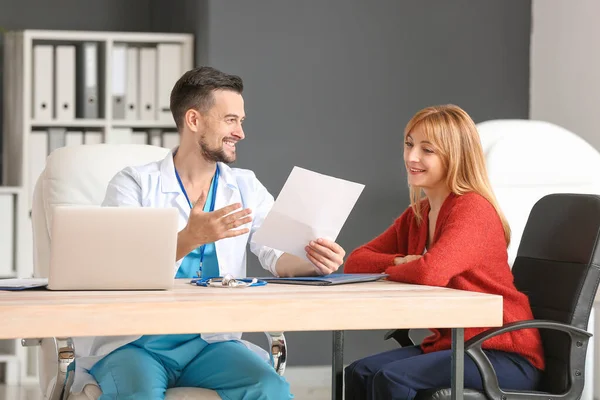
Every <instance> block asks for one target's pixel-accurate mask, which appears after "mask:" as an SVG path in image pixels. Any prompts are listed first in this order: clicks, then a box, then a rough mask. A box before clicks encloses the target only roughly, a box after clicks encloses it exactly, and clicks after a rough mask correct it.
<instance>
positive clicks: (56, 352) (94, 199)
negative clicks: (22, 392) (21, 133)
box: [22, 144, 287, 400]
mask: <svg viewBox="0 0 600 400" xmlns="http://www.w3.org/2000/svg"><path fill="white" fill-rule="evenodd" d="M168 151H169V150H168V149H165V148H161V147H157V146H149V145H112V144H100V145H82V146H73V147H63V148H60V149H57V150H55V151H54V152H52V154H50V156H48V158H47V160H46V167H45V169H44V171H43V172H42V174H41V175H40V177H39V178H38V180H37V182H36V186H35V190H34V196H33V197H34V198H33V205H32V215H31V217H32V223H33V244H34V276H35V277H36V278H41V277H45V278H47V277H48V269H49V262H50V240H51V232H50V227H51V226H52V224H51V221H52V207H53V206H55V205H74V206H77V205H100V204H101V203H102V200H103V199H104V193H105V191H106V187H107V185H108V182H109V180H110V179H111V178H112V177H113V176H114V175H115V174H116V173H117V172H118V171H119V170H121V169H122V168H124V167H126V166H130V165H141V164H146V163H149V162H152V161H157V160H161V159H163V158H164V157H165V156H166V155H167V153H168ZM265 333H266V335H267V339H268V341H269V349H270V354H267V353H266V352H264V350H261V352H262V354H260V355H261V356H263V357H264V358H265V359H269V361H270V362H271V365H273V367H274V368H275V370H276V371H277V372H278V373H279V374H280V375H283V373H284V370H285V364H286V355H287V349H286V342H285V337H284V335H283V333H280V332H273V333H272V332H265ZM22 344H23V345H24V346H39V351H38V371H39V383H40V387H41V389H42V393H43V395H44V400H59V399H60V400H67V399H68V400H96V399H97V398H98V397H99V396H100V395H101V393H102V392H101V390H100V388H99V386H98V385H97V384H95V382H94V384H87V385H86V386H85V387H84V390H83V392H81V393H80V394H72V393H70V387H71V384H72V379H69V380H68V381H66V380H65V378H66V377H67V368H68V367H69V365H70V364H71V363H72V362H74V361H75V358H76V356H77V348H76V346H75V344H77V339H72V338H33V339H23V340H22ZM257 349H258V347H257ZM257 351H258V350H257ZM72 375H73V374H70V375H69V377H70V378H72ZM190 398H193V399H219V398H220V397H219V396H218V395H217V393H216V392H215V391H212V390H206V389H199V388H175V389H169V390H167V395H166V399H167V400H184V399H190Z"/></svg>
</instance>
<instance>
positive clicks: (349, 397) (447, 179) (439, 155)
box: [344, 105, 544, 400]
mask: <svg viewBox="0 0 600 400" xmlns="http://www.w3.org/2000/svg"><path fill="white" fill-rule="evenodd" d="M404 140H405V142H404V163H405V167H406V171H407V175H408V185H409V187H410V197H411V204H410V207H408V208H407V209H406V211H404V213H403V214H402V215H401V216H400V217H399V218H398V219H396V221H395V222H394V223H393V225H392V226H390V227H389V228H388V229H387V230H386V231H385V232H383V233H382V234H380V235H379V236H378V237H376V238H375V239H373V240H372V241H370V242H369V243H366V244H365V245H363V246H361V247H359V248H357V249H356V250H354V251H353V252H352V253H351V254H350V255H349V256H348V259H347V261H346V264H345V267H344V272H346V273H361V272H364V273H367V272H368V273H383V272H385V273H387V274H389V279H390V280H394V281H398V282H407V283H413V284H422V285H430V286H442V287H449V288H454V289H461V290H469V291H477V292H485V293H492V294H497V295H501V296H503V299H504V301H503V307H504V310H503V311H504V323H510V322H515V321H521V320H527V319H532V318H533V316H532V312H531V308H530V305H529V300H528V298H527V296H525V295H524V294H523V293H521V292H519V291H518V290H517V289H516V287H515V286H514V284H513V275H512V273H511V270H510V267H509V265H508V261H507V260H508V254H507V247H508V244H509V241H510V228H509V226H508V223H507V221H506V218H505V217H504V215H503V214H502V211H501V210H500V208H499V207H498V203H497V201H496V199H495V196H494V193H493V191H492V189H491V186H490V183H489V180H488V176H487V171H486V168H485V161H484V156H483V151H482V148H481V143H480V141H479V135H478V132H477V129H476V127H475V123H474V122H473V121H472V119H471V118H470V117H469V115H468V114H467V113H466V112H465V111H463V110H462V109H461V108H459V107H457V106H454V105H445V106H437V107H428V108H425V109H423V110H421V111H419V112H418V113H417V114H416V115H415V116H414V117H413V118H412V119H411V120H410V121H409V123H408V124H407V126H406V129H405V132H404ZM423 195H424V197H423ZM483 330H485V328H483V327H482V328H477V329H475V328H471V329H465V340H468V339H470V338H471V337H473V336H475V335H476V334H478V333H480V332H482V331H483ZM432 331H433V335H431V336H429V337H428V338H426V339H425V340H424V341H423V343H422V344H421V345H420V346H413V347H403V348H399V349H396V350H391V351H388V352H384V353H381V354H376V355H373V356H370V357H366V358H364V359H361V360H358V361H355V362H354V363H353V364H351V365H350V366H348V367H347V368H346V370H345V381H346V400H357V399H412V398H414V397H415V395H416V392H417V391H418V390H422V389H431V388H436V387H450V365H451V364H450V357H451V352H450V345H451V331H450V329H432ZM483 348H484V350H485V351H486V354H487V356H488V358H489V359H490V361H491V362H492V364H493V366H494V368H495V370H496V372H497V374H498V379H499V384H500V387H501V388H503V389H513V390H517V389H518V390H533V389H535V387H536V385H537V382H538V380H539V378H540V376H541V370H543V369H544V357H543V350H542V343H541V339H540V336H539V332H538V331H537V330H536V329H527V330H519V331H514V332H509V333H505V334H502V335H499V336H497V337H495V338H492V339H490V340H488V341H486V342H484V345H483ZM464 382H465V387H470V388H475V389H481V388H482V386H481V377H480V375H479V371H478V370H477V368H476V366H475V364H474V363H473V361H472V360H471V359H470V357H465V381H464Z"/></svg>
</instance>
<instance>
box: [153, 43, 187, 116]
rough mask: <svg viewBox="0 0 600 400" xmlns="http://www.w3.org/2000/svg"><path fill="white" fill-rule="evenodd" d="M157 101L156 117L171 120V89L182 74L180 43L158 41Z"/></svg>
mask: <svg viewBox="0 0 600 400" xmlns="http://www.w3.org/2000/svg"><path fill="white" fill-rule="evenodd" d="M157 57H158V64H157V75H158V86H157V99H158V100H157V101H158V119H159V120H160V121H164V122H173V115H172V114H171V109H170V107H169V100H170V97H171V90H172V89H173V85H175V82H177V80H178V79H179V78H180V76H181V74H182V70H183V68H182V51H181V45H180V44H176V43H160V44H158V46H157Z"/></svg>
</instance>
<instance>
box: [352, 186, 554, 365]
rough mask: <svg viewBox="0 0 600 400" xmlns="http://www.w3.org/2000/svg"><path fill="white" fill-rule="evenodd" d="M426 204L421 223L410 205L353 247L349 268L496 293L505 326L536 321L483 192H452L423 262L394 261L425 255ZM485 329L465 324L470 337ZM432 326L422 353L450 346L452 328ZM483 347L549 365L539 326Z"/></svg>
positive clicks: (440, 213) (437, 222)
mask: <svg viewBox="0 0 600 400" xmlns="http://www.w3.org/2000/svg"><path fill="white" fill-rule="evenodd" d="M422 207H423V213H422V215H423V220H422V222H421V224H420V225H417V221H416V218H415V215H414V213H413V211H412V208H410V207H409V208H408V209H407V210H406V211H405V212H404V213H403V214H402V215H401V216H400V217H399V218H398V219H396V221H395V222H394V224H393V225H392V226H390V227H389V228H388V229H387V230H386V231H385V232H383V233H382V234H381V235H379V236H378V237H376V238H375V239H373V240H372V241H370V242H369V243H366V244H365V245H363V246H361V247H359V248H357V249H356V250H354V251H353V252H352V253H351V254H350V255H349V256H348V259H347V261H346V263H345V266H344V272H346V273H382V272H385V273H387V274H389V275H390V276H389V279H390V280H394V281H399V282H407V283H413V284H421V285H428V286H442V287H448V288H453V289H460V290H468V291H474V292H483V293H490V294H497V295H501V296H502V297H503V320H504V323H505V324H507V323H510V322H515V321H522V320H528V319H533V314H532V312H531V307H530V305H529V299H528V298H527V296H525V295H524V294H523V293H521V292H519V291H518V290H517V289H516V287H515V286H514V283H513V280H514V279H513V275H512V272H511V270H510V267H509V265H508V254H507V251H506V241H505V239H504V230H503V229H502V223H501V221H500V218H499V217H498V214H497V213H496V211H495V209H494V207H493V206H492V205H491V204H490V203H489V202H488V201H487V200H486V199H485V198H484V197H483V196H481V195H479V194H476V193H467V194H464V195H460V196H459V195H455V194H450V195H449V196H448V197H447V198H446V200H444V203H443V204H442V207H441V209H440V211H439V215H438V218H437V221H436V228H435V233H434V238H433V243H431V244H430V245H429V248H428V249H427V252H426V253H425V254H424V255H423V257H421V258H420V259H418V260H415V261H411V262H408V263H406V264H400V265H394V258H395V257H403V256H406V255H421V254H423V251H424V249H425V245H426V242H427V235H428V232H429V229H428V226H429V223H428V214H429V202H428V201H427V200H424V201H423V202H422ZM486 329H487V328H483V327H482V328H466V329H465V340H468V339H470V338H472V337H473V336H475V335H476V334H478V333H480V332H482V331H484V330H486ZM431 330H432V331H433V332H434V335H432V336H429V337H428V338H426V339H425V340H424V341H423V343H422V344H421V347H422V349H423V352H425V353H428V352H432V351H438V350H445V349H449V348H450V347H451V343H452V342H451V330H450V329H431ZM483 348H484V349H494V350H501V351H506V352H512V353H518V354H521V355H522V356H524V357H526V358H527V359H528V360H529V361H530V362H531V363H532V364H533V365H534V366H535V367H536V368H538V369H544V356H543V348H542V342H541V338H540V335H539V332H538V330H537V329H524V330H517V331H513V332H508V333H504V334H502V335H499V336H496V337H494V338H492V339H488V340H487V341H485V342H484V343H483Z"/></svg>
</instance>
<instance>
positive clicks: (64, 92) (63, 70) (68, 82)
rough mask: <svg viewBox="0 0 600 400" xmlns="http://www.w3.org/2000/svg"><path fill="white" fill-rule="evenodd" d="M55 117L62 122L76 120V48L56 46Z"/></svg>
mask: <svg viewBox="0 0 600 400" xmlns="http://www.w3.org/2000/svg"><path fill="white" fill-rule="evenodd" d="M55 61H56V63H55V66H56V74H55V75H56V90H55V96H54V109H55V113H54V115H55V117H56V119H58V120H60V121H70V120H72V119H74V118H75V46H72V45H71V46H63V45H59V46H56V52H55Z"/></svg>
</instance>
